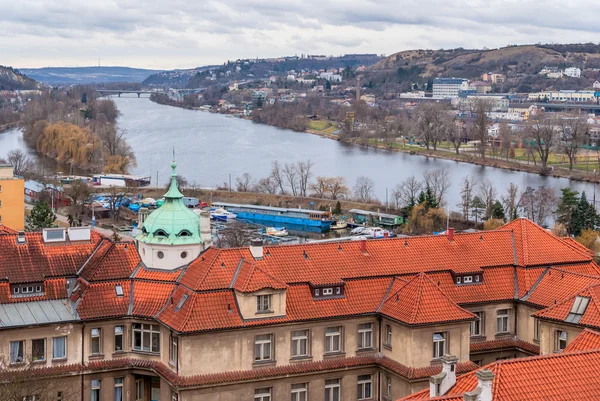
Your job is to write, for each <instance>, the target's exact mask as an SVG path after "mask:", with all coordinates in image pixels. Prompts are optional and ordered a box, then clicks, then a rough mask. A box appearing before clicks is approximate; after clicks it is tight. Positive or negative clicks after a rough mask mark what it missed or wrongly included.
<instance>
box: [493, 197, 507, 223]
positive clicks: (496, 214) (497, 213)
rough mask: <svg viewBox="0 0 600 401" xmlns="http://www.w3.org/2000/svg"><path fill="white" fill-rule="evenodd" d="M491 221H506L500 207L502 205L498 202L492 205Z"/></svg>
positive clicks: (502, 208) (502, 209)
mask: <svg viewBox="0 0 600 401" xmlns="http://www.w3.org/2000/svg"><path fill="white" fill-rule="evenodd" d="M491 214H492V219H500V220H504V221H506V216H505V215H504V207H502V203H500V201H499V200H496V201H495V202H494V204H493V205H492V213H491Z"/></svg>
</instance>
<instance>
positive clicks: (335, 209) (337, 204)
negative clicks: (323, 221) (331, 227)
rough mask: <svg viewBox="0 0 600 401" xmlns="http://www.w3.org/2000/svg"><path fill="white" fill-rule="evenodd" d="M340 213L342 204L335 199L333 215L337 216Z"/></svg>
mask: <svg viewBox="0 0 600 401" xmlns="http://www.w3.org/2000/svg"><path fill="white" fill-rule="evenodd" d="M340 214H342V205H341V204H340V201H337V202H336V204H335V208H334V209H333V215H334V216H339V215H340Z"/></svg>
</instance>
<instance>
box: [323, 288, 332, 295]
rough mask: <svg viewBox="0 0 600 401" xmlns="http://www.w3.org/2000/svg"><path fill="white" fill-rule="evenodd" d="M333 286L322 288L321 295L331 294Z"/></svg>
mask: <svg viewBox="0 0 600 401" xmlns="http://www.w3.org/2000/svg"><path fill="white" fill-rule="evenodd" d="M332 294H333V288H323V295H332Z"/></svg>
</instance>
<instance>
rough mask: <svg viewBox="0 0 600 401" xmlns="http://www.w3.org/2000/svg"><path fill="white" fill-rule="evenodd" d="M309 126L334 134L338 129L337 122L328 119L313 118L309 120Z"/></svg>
mask: <svg viewBox="0 0 600 401" xmlns="http://www.w3.org/2000/svg"><path fill="white" fill-rule="evenodd" d="M308 128H309V129H312V130H315V131H319V132H322V133H324V134H333V133H334V132H335V131H337V130H338V128H337V127H336V125H335V124H333V123H332V122H330V121H327V120H311V121H309V122H308Z"/></svg>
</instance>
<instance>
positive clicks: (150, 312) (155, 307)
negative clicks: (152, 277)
mask: <svg viewBox="0 0 600 401" xmlns="http://www.w3.org/2000/svg"><path fill="white" fill-rule="evenodd" d="M174 288H175V284H173V283H155V282H148V281H139V280H135V281H134V282H133V310H132V312H131V314H132V315H133V316H145V317H152V316H154V315H156V314H157V313H158V311H160V309H161V308H162V307H163V306H165V304H166V302H167V300H168V299H169V296H170V295H171V293H172V292H173V289H174Z"/></svg>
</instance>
